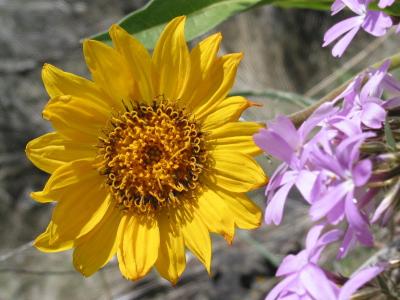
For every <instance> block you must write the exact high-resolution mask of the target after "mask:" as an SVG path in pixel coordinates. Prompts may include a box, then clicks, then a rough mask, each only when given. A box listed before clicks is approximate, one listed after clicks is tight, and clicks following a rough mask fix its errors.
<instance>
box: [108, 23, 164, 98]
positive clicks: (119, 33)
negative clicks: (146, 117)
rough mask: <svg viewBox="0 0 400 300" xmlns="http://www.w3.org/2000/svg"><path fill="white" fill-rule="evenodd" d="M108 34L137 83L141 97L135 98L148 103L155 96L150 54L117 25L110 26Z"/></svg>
mask: <svg viewBox="0 0 400 300" xmlns="http://www.w3.org/2000/svg"><path fill="white" fill-rule="evenodd" d="M110 36H111V39H112V41H113V43H114V46H115V49H116V50H117V51H118V52H119V53H120V54H121V55H122V56H123V57H124V58H125V60H126V61H127V63H128V66H129V69H130V71H131V72H132V74H133V77H134V79H135V81H136V83H137V86H138V89H139V93H140V95H141V98H140V99H137V100H142V101H143V102H145V103H147V104H149V105H150V104H151V103H152V102H153V99H154V97H155V96H157V94H156V93H155V92H154V87H153V85H154V83H153V77H154V76H155V75H154V69H153V62H152V60H151V56H150V54H149V53H148V51H147V49H146V48H145V47H144V46H143V45H142V44H141V43H140V42H139V41H138V40H137V39H135V38H134V37H133V36H131V35H130V34H129V33H127V32H126V31H125V30H123V29H122V28H121V27H120V26H118V25H113V26H112V27H111V29H110Z"/></svg>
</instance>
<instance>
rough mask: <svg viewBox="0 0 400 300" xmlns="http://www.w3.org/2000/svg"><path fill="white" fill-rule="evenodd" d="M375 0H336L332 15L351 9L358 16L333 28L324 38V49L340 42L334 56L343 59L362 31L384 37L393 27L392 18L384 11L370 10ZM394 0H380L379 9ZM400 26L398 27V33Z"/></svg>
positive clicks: (388, 5) (336, 45)
mask: <svg viewBox="0 0 400 300" xmlns="http://www.w3.org/2000/svg"><path fill="white" fill-rule="evenodd" d="M372 2H373V0H335V1H334V3H333V4H332V7H331V11H332V15H335V14H337V13H338V12H340V11H342V10H343V9H344V8H346V7H347V8H348V9H350V10H351V11H352V12H354V13H355V14H356V15H357V16H354V17H350V18H348V19H345V20H343V21H340V22H339V23H337V24H335V25H334V26H332V27H331V28H330V29H329V30H328V31H327V32H326V33H325V36H324V43H323V47H325V46H327V45H329V44H331V43H332V42H333V41H335V40H338V41H337V42H336V44H335V46H334V47H333V49H332V55H333V56H335V57H341V56H342V55H343V53H344V51H345V50H346V49H347V47H348V46H349V44H350V42H351V41H352V40H353V38H354V36H355V35H356V34H357V32H358V31H359V30H360V29H363V30H364V31H366V32H367V33H369V34H371V35H373V36H377V37H378V36H383V35H385V34H386V33H387V31H388V29H390V28H391V27H392V26H393V21H392V19H391V17H390V16H388V15H387V14H386V13H384V12H382V11H374V10H370V9H368V7H369V5H370V4H371V3H372ZM394 2H395V1H394V0H379V1H378V7H379V8H381V9H383V8H386V7H390V6H391V5H393V4H394ZM399 31H400V26H398V27H397V32H399Z"/></svg>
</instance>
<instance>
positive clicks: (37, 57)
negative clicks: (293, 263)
mask: <svg viewBox="0 0 400 300" xmlns="http://www.w3.org/2000/svg"><path fill="white" fill-rule="evenodd" d="M144 2H146V1H144V0H143V1H128V0H118V1H109V0H96V1H95V0H0V300H8V299H29V300H31V299H32V300H35V299H43V300H47V299H49V300H50V299H61V300H62V299H78V300H79V299H85V300H90V299H120V300H122V299H124V300H128V299H215V300H217V299H232V300H235V299H254V300H256V299H263V297H264V295H265V294H266V292H267V291H268V289H269V288H270V287H271V286H272V285H273V284H274V279H273V274H274V272H275V267H274V265H273V263H272V262H271V260H270V259H269V255H268V253H269V252H271V253H274V254H275V255H276V256H277V257H278V258H280V257H282V256H283V255H285V254H287V253H289V252H295V251H297V250H298V249H299V248H300V247H301V243H302V239H303V237H302V234H303V233H304V231H305V230H306V228H307V224H308V223H307V218H306V217H305V214H304V207H303V206H302V204H301V202H299V201H296V200H295V199H294V200H293V201H291V203H290V204H289V211H288V216H287V217H286V219H285V222H284V225H283V226H282V227H279V228H272V227H263V228H261V229H260V230H258V231H256V232H253V233H247V232H241V231H240V232H238V235H237V237H236V240H235V242H234V244H233V245H232V246H227V245H226V244H225V243H224V241H223V240H222V239H221V238H219V237H216V238H215V239H214V244H213V248H214V258H213V267H212V270H213V272H212V276H211V278H209V277H208V275H207V274H206V272H205V271H204V269H203V268H202V267H201V265H200V264H199V263H198V262H197V261H196V260H195V259H192V257H191V256H188V260H189V264H188V268H187V270H186V272H185V274H184V276H183V278H182V280H181V281H180V283H179V284H178V285H177V286H176V287H171V286H170V285H169V284H168V283H167V282H166V281H164V280H161V279H160V278H159V277H158V276H157V274H150V276H148V277H147V278H145V279H143V280H141V281H139V282H137V283H132V282H128V281H125V280H124V279H122V278H121V276H120V274H119V271H118V267H117V266H116V261H113V262H111V263H110V264H109V265H107V266H106V267H105V268H104V269H103V270H102V271H101V272H98V273H97V274H95V275H93V276H92V277H91V278H88V279H85V278H83V277H82V276H81V275H80V274H77V273H76V272H75V271H74V270H73V268H72V266H71V253H69V252H67V253H59V254H51V255H49V254H42V253H40V252H38V251H36V250H35V249H33V248H32V247H31V246H30V244H29V242H30V241H31V240H32V239H34V237H35V236H36V235H37V234H39V233H40V232H41V231H42V230H43V229H44V228H45V226H46V224H47V222H48V220H49V218H50V213H51V207H49V206H45V205H38V204H35V203H34V202H33V201H31V200H30V198H29V193H30V192H31V191H32V190H37V189H40V187H41V186H42V184H43V182H44V181H45V180H46V175H45V174H43V173H41V172H40V171H38V170H37V169H36V168H34V167H33V166H32V165H31V164H30V163H29V161H27V159H26V158H25V155H24V148H25V145H26V143H27V142H28V141H29V140H31V139H32V138H34V137H37V136H39V135H40V134H42V133H44V132H47V131H49V130H50V128H49V126H48V124H47V123H46V122H44V121H43V120H42V119H41V109H42V107H43V105H44V104H45V102H46V101H47V96H46V94H45V91H44V89H43V86H42V83H41V78H40V71H41V67H42V65H43V63H44V62H48V63H51V64H54V65H57V66H58V67H61V68H63V69H65V70H67V71H70V72H73V73H77V74H80V75H84V76H88V74H87V70H86V67H85V65H84V63H83V58H82V53H81V44H80V42H79V41H80V40H81V39H82V38H84V37H87V36H89V35H91V34H93V33H95V32H98V31H101V30H104V29H106V28H107V27H108V26H109V25H110V24H112V23H113V22H115V21H117V20H119V19H120V18H121V17H122V16H123V15H125V14H126V13H128V12H130V11H132V10H133V9H135V8H137V7H140V6H141V5H142V4H143V3H144ZM330 23H332V20H331V19H330V18H328V17H327V14H324V13H316V12H307V11H282V10H279V9H273V8H271V7H261V8H258V9H256V10H252V11H249V12H247V13H244V14H242V15H239V16H237V17H234V18H232V19H231V20H229V21H227V22H225V23H224V24H222V25H221V26H220V27H219V28H218V29H217V30H219V31H222V33H223V35H224V41H223V47H222V51H223V52H238V51H243V52H244V53H245V59H244V62H243V64H242V66H241V68H240V70H239V74H238V82H237V84H236V86H235V90H236V91H249V90H253V91H257V92H258V94H257V95H258V96H257V95H254V94H253V95H252V96H250V98H252V99H253V100H256V101H258V102H260V103H262V104H263V105H264V107H263V108H261V109H258V110H254V109H253V110H251V111H249V112H248V113H247V114H246V116H245V117H247V118H251V119H256V120H265V119H268V118H272V117H273V116H274V115H276V114H278V113H289V112H292V111H295V110H298V109H300V108H302V106H303V104H302V102H301V101H291V100H288V96H287V93H299V94H306V96H307V97H308V98H318V96H320V95H322V94H323V93H324V92H325V91H327V90H329V89H330V88H331V87H332V86H333V85H335V84H337V83H338V82H341V81H343V80H344V79H346V78H348V77H349V76H350V75H351V74H353V73H354V72H355V71H357V70H360V69H361V68H362V67H363V66H366V65H368V64H369V63H370V62H372V61H376V60H378V59H380V58H383V57H385V56H386V55H388V54H391V53H394V52H395V51H396V49H399V45H400V39H398V38H397V39H396V38H392V37H389V38H387V39H386V38H385V41H384V42H385V43H384V44H383V45H382V42H383V41H381V40H370V39H368V38H366V37H365V36H361V37H360V39H359V41H358V42H357V44H354V45H353V46H352V48H351V51H349V52H348V53H347V55H346V59H345V60H343V61H337V60H334V59H333V58H332V57H331V56H330V53H329V50H327V49H321V47H320V45H321V40H322V35H323V32H324V31H325V30H326V28H328V26H329V24H330ZM371 41H372V44H371ZM379 45H380V48H379V49H377V47H378V46H379ZM346 66H350V67H349V68H347V67H346ZM332 73H334V75H333V76H331V77H329V78H330V80H328V81H326V80H325V81H324V80H323V78H325V77H327V76H328V75H330V74H332ZM276 90H281V91H283V92H277V91H276ZM290 98H293V97H290ZM261 160H262V162H263V164H264V165H265V167H266V169H267V170H268V172H269V173H271V171H272V170H273V167H274V164H271V163H268V162H267V161H266V159H265V158H261ZM252 196H254V198H255V199H256V200H257V201H258V203H259V204H260V206H263V203H264V202H263V196H262V191H258V192H255V193H253V195H252ZM293 198H296V195H293Z"/></svg>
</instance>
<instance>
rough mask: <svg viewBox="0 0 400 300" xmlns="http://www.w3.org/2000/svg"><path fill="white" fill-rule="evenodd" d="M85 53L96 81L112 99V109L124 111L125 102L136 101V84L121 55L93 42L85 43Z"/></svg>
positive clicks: (99, 43) (102, 44)
mask: <svg viewBox="0 0 400 300" xmlns="http://www.w3.org/2000/svg"><path fill="white" fill-rule="evenodd" d="M83 53H84V56H85V60H86V64H87V66H88V68H89V70H90V73H91V74H92V76H93V79H94V81H95V82H96V84H97V85H98V86H100V87H101V88H102V89H103V90H104V91H105V92H106V93H107V94H108V96H109V97H110V99H112V101H113V102H112V104H111V106H112V107H114V108H115V109H117V110H124V107H123V101H125V103H129V102H130V101H133V100H136V97H135V94H134V91H135V82H134V80H133V78H132V75H131V73H130V72H129V69H128V66H127V64H126V62H125V60H124V59H123V57H122V56H121V54H119V53H118V52H117V51H116V50H115V49H113V48H111V47H109V46H107V45H105V44H104V43H101V42H98V41H92V40H87V41H85V42H84V43H83Z"/></svg>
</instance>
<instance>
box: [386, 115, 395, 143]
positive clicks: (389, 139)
mask: <svg viewBox="0 0 400 300" xmlns="http://www.w3.org/2000/svg"><path fill="white" fill-rule="evenodd" d="M385 138H386V142H387V144H388V146H389V148H390V149H391V150H395V149H396V141H395V139H394V137H393V132H392V129H391V128H390V125H389V122H388V121H387V120H386V121H385Z"/></svg>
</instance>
